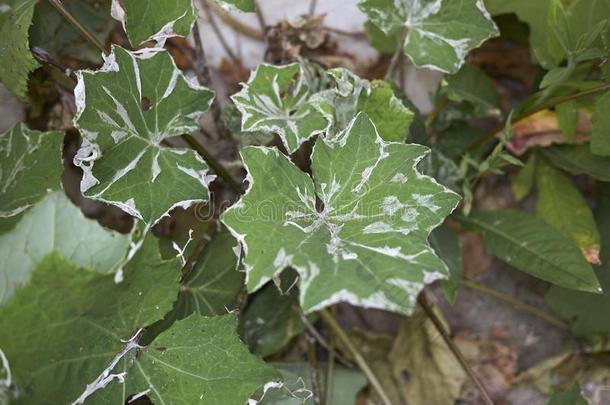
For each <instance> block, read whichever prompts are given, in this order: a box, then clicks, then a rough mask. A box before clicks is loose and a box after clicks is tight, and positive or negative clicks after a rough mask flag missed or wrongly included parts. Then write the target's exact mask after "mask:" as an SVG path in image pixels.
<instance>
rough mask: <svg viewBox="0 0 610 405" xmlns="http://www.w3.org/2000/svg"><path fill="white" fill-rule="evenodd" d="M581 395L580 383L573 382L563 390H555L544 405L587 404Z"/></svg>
mask: <svg viewBox="0 0 610 405" xmlns="http://www.w3.org/2000/svg"><path fill="white" fill-rule="evenodd" d="M588 404H589V402H587V400H585V399H584V398H583V397H582V394H581V393H580V385H578V384H577V383H575V384H574V385H572V386H571V387H570V388H568V389H567V390H565V391H560V390H555V391H553V393H552V394H551V397H550V398H549V400H548V401H546V404H545V405H588Z"/></svg>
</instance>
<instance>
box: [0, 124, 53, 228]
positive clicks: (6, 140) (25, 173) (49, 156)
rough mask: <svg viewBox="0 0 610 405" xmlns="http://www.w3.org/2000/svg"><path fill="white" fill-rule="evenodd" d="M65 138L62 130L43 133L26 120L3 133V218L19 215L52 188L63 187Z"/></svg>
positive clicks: (0, 194)
mask: <svg viewBox="0 0 610 405" xmlns="http://www.w3.org/2000/svg"><path fill="white" fill-rule="evenodd" d="M63 139H64V137H63V134H62V133H61V132H59V131H51V132H45V133H42V132H39V131H33V130H31V129H28V128H27V127H26V126H25V125H24V124H17V125H16V126H14V127H13V128H12V129H11V130H10V131H8V132H6V133H4V134H2V135H0V157H2V159H0V197H1V199H0V218H2V219H4V218H8V217H14V216H16V215H19V214H20V213H22V212H24V211H25V210H27V209H28V208H29V207H31V206H32V205H33V204H34V203H36V202H37V201H39V200H40V199H42V198H43V197H44V196H45V194H46V193H47V190H48V189H52V190H57V189H59V188H60V187H61V173H62V171H63V167H62V164H61V148H62V144H63ZM53 156H55V158H53Z"/></svg>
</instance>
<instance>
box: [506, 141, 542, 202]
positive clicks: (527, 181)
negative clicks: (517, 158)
mask: <svg viewBox="0 0 610 405" xmlns="http://www.w3.org/2000/svg"><path fill="white" fill-rule="evenodd" d="M535 175H536V155H535V154H533V153H531V154H530V157H529V158H528V159H527V162H526V163H525V165H524V166H523V167H522V168H521V169H520V170H519V173H517V175H516V176H515V177H513V180H512V183H511V184H510V188H511V190H512V192H513V195H514V196H515V199H516V200H517V201H521V200H523V199H524V198H525V197H527V195H528V194H529V193H530V191H531V190H532V187H533V186H534V178H535V177H536V176H535Z"/></svg>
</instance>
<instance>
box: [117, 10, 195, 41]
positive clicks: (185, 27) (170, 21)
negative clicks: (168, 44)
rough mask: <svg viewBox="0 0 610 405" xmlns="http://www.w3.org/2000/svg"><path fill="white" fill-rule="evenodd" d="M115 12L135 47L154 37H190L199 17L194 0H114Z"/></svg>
mask: <svg viewBox="0 0 610 405" xmlns="http://www.w3.org/2000/svg"><path fill="white" fill-rule="evenodd" d="M111 15H112V18H114V19H116V20H118V21H120V22H121V24H123V29H124V30H125V32H126V33H127V37H128V38H129V42H131V44H132V45H133V46H134V47H138V46H140V45H141V44H142V43H144V42H146V41H148V40H150V39H152V40H154V41H158V42H159V41H164V40H165V39H166V38H168V37H172V36H176V35H179V36H181V37H186V36H187V35H188V34H189V33H190V32H191V29H192V28H193V24H194V23H195V20H197V14H196V13H195V8H194V7H193V1H192V0H147V1H141V0H112V8H111Z"/></svg>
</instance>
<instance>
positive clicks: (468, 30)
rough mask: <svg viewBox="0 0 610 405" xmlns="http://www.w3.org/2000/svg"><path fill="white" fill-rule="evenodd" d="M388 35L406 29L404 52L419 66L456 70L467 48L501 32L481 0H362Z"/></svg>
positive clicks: (371, 16) (366, 8)
mask: <svg viewBox="0 0 610 405" xmlns="http://www.w3.org/2000/svg"><path fill="white" fill-rule="evenodd" d="M359 7H360V9H361V10H362V12H364V14H366V15H367V17H368V18H369V21H371V22H372V23H373V24H375V25H376V26H377V27H378V28H379V29H381V31H383V32H384V33H386V35H391V34H396V33H400V32H402V31H403V30H406V36H405V39H404V43H403V45H402V46H403V48H404V52H405V54H406V55H407V56H408V57H409V58H410V59H411V60H412V61H413V63H414V64H415V66H417V67H420V68H422V67H425V68H430V69H434V70H439V71H441V72H445V73H456V72H457V71H458V70H459V69H460V67H461V66H462V65H463V64H464V60H465V58H466V55H467V54H468V52H469V51H470V50H472V49H474V48H476V47H478V46H480V45H481V44H482V43H483V42H484V41H485V40H487V39H489V38H491V37H494V36H497V35H499V31H498V28H497V27H496V25H495V23H494V22H493V21H492V19H491V16H490V15H489V13H488V12H487V10H485V6H484V4H483V2H482V1H481V0H450V1H449V0H398V1H394V0H361V1H360V3H359Z"/></svg>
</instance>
